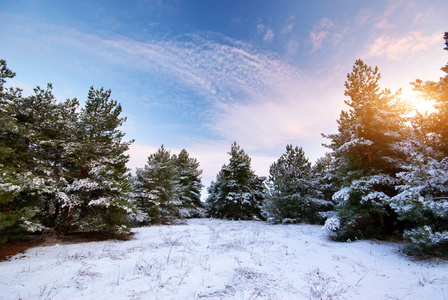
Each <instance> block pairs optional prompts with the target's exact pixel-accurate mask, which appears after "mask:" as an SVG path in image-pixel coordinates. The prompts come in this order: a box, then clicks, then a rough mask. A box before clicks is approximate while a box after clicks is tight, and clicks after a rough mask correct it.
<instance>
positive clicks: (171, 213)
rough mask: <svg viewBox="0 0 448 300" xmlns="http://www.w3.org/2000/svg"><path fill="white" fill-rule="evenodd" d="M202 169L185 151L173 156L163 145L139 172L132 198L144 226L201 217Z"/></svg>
mask: <svg viewBox="0 0 448 300" xmlns="http://www.w3.org/2000/svg"><path fill="white" fill-rule="evenodd" d="M201 174H202V170H199V163H198V162H197V160H196V159H194V158H190V157H189V154H188V152H187V151H186V150H182V151H181V152H180V153H179V155H178V156H176V155H172V154H171V152H170V151H169V150H166V149H165V148H164V146H163V145H162V146H161V147H160V148H159V149H158V150H157V152H156V153H153V154H151V155H150V156H149V157H148V162H147V164H146V165H145V166H144V168H142V169H137V173H136V177H135V179H134V189H135V190H134V193H133V198H134V201H135V203H136V205H137V207H138V208H139V210H140V213H141V215H140V218H139V220H137V221H138V222H141V223H143V224H149V223H170V222H172V221H173V220H174V219H177V218H184V217H195V216H196V217H197V216H201V212H200V209H201V208H202V203H201V200H200V193H201V189H202V184H201V177H200V176H201Z"/></svg>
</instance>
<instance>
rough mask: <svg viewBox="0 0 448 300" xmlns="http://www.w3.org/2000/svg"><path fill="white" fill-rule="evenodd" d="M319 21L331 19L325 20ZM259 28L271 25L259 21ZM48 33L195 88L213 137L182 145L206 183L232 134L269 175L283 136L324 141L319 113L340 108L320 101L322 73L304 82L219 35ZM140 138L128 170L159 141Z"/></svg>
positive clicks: (122, 65)
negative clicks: (151, 37) (152, 36)
mask: <svg viewBox="0 0 448 300" xmlns="http://www.w3.org/2000/svg"><path fill="white" fill-rule="evenodd" d="M320 24H322V26H323V27H325V28H326V27H328V26H331V22H330V21H329V20H323V21H322V22H321V23H320ZM46 29H48V28H46ZM260 29H263V30H265V32H266V30H268V29H267V28H262V26H260ZM46 34H47V36H44V39H45V38H46V42H48V44H49V46H52V47H53V46H55V47H54V48H55V49H63V48H64V47H66V48H70V49H74V51H76V52H78V53H83V54H84V55H87V56H88V57H90V58H91V60H90V61H86V62H84V61H81V60H80V61H79V62H77V63H81V64H82V63H85V64H91V66H89V67H92V68H93V67H96V68H98V69H100V68H101V66H103V65H105V66H108V70H112V71H114V70H120V72H121V70H126V71H129V70H131V71H133V72H139V73H142V74H145V75H146V76H151V77H154V78H157V79H158V80H159V81H160V82H161V84H164V86H163V89H166V90H167V94H169V93H171V92H172V90H170V89H176V88H178V87H181V88H183V89H185V90H187V91H189V92H190V93H191V94H193V95H194V98H195V99H197V100H196V101H197V103H196V104H197V105H200V106H201V109H203V111H205V113H204V115H206V116H207V117H206V118H205V119H204V120H201V122H202V123H203V124H205V125H206V126H207V128H209V129H210V136H213V138H210V139H209V140H206V141H203V140H202V141H199V142H198V141H195V140H194V137H193V139H190V140H189V143H188V144H185V145H180V146H179V147H185V148H186V149H187V151H188V152H189V153H191V155H192V156H193V157H196V158H198V160H199V162H200V163H201V167H202V168H203V169H204V183H206V184H208V183H209V181H211V180H213V179H214V178H215V176H216V174H217V172H218V171H219V170H220V168H221V166H222V165H223V164H224V163H227V162H228V155H227V152H228V151H229V150H230V144H231V142H232V141H237V142H238V143H239V144H240V145H241V146H242V148H243V149H245V150H246V151H247V152H248V153H249V155H251V157H252V158H253V167H254V170H255V171H257V172H258V171H259V172H262V173H259V175H268V174H267V171H268V168H269V165H270V164H271V163H272V162H274V161H275V160H276V159H277V158H276V156H277V155H278V156H279V155H280V154H281V153H282V151H283V150H284V146H285V145H286V144H287V143H293V144H297V145H299V146H304V149H305V150H307V149H312V151H314V150H315V149H317V148H318V147H319V148H322V147H321V146H320V143H321V141H320V133H321V132H328V131H327V130H326V129H325V128H324V127H323V126H324V125H325V122H321V121H320V120H319V119H318V116H319V118H323V119H326V118H327V117H328V116H331V119H332V121H333V123H334V120H336V117H337V113H338V110H336V116H334V117H333V115H334V114H335V110H334V108H332V106H331V105H323V101H324V100H325V99H327V98H323V97H319V94H318V93H319V84H318V82H320V81H321V80H320V79H319V80H317V81H316V82H306V80H305V79H304V76H303V75H302V73H301V71H300V70H299V69H297V68H296V67H295V66H293V65H291V64H289V63H288V62H286V61H285V60H283V59H281V58H280V57H279V56H278V55H277V54H275V53H271V52H262V51H258V50H256V49H254V48H253V47H252V46H251V45H248V44H245V43H243V42H239V41H235V40H232V39H230V38H227V37H225V36H222V35H219V34H211V33H202V34H191V35H184V36H178V37H172V38H165V39H164V40H154V41H148V42H140V41H135V40H132V39H128V38H124V37H121V36H108V37H100V36H95V35H90V34H85V33H82V32H79V31H76V30H71V29H65V28H60V27H58V28H52V30H50V31H48V30H46ZM92 58H93V59H92ZM146 93H151V91H150V90H148V91H146ZM130 96H132V95H130ZM316 99H317V100H316ZM138 126H139V127H141V128H146V127H147V125H145V124H138ZM132 127H133V126H129V128H132ZM134 127H135V126H134ZM133 130H138V128H137V129H135V128H134V129H133ZM130 135H131V136H132V133H131V134H130ZM187 139H188V137H187ZM143 143H144V141H143V142H142V141H139V140H137V142H136V143H135V144H133V145H132V146H131V149H130V150H129V154H130V156H131V160H130V162H129V167H130V168H132V169H133V170H135V168H136V167H143V166H144V164H145V163H146V160H147V157H148V156H149V155H150V154H151V153H153V152H155V151H156V150H157V148H158V147H160V145H159V144H158V145H152V144H151V145H143ZM307 145H308V146H307ZM167 148H169V147H167ZM170 150H173V151H174V153H176V151H177V150H175V149H170ZM320 151H322V152H323V151H324V149H323V150H320ZM307 154H308V155H310V156H315V153H307ZM318 156H320V155H318Z"/></svg>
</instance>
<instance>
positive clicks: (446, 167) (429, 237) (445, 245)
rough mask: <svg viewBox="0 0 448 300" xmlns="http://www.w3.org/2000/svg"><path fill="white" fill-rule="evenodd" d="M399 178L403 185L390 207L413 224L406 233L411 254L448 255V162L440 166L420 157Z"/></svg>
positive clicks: (435, 162)
mask: <svg viewBox="0 0 448 300" xmlns="http://www.w3.org/2000/svg"><path fill="white" fill-rule="evenodd" d="M397 176H398V177H399V178H400V179H401V184H400V185H397V186H396V188H397V190H398V191H399V194H398V195H396V196H395V197H393V198H392V199H391V206H392V207H393V208H394V210H395V211H396V212H397V213H398V215H399V217H400V219H402V220H404V221H407V222H409V223H410V224H412V227H411V229H408V230H405V232H404V237H405V238H407V239H409V240H410V241H411V242H412V243H413V244H414V246H415V247H414V248H415V249H411V250H420V251H421V252H424V253H431V252H433V253H434V254H438V255H448V235H447V232H448V222H447V218H448V197H447V196H446V195H447V193H448V158H445V159H443V160H442V161H440V162H439V161H437V160H436V159H434V158H431V157H422V155H417V156H415V158H414V159H413V161H412V163H411V164H410V165H408V166H406V171H404V172H401V173H399V174H398V175H397ZM436 252H437V253H436Z"/></svg>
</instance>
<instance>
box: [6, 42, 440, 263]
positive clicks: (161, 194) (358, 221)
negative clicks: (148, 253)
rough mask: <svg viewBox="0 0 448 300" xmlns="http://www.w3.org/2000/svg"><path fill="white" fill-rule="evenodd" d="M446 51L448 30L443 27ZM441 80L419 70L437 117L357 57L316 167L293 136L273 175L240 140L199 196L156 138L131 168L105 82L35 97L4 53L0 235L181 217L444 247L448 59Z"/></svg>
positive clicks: (196, 185) (194, 164)
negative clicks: (10, 83) (63, 96)
mask: <svg viewBox="0 0 448 300" xmlns="http://www.w3.org/2000/svg"><path fill="white" fill-rule="evenodd" d="M444 38H445V44H446V47H445V50H448V33H445V36H444ZM442 70H443V71H444V72H445V73H446V74H447V75H445V77H442V78H440V80H439V81H437V82H433V81H428V82H423V81H421V80H416V81H415V82H414V83H413V85H414V89H415V91H416V92H417V93H419V95H420V96H421V97H423V98H426V99H427V100H432V101H434V102H435V111H434V112H432V113H425V114H422V113H418V112H415V113H414V114H413V115H411V113H412V111H411V109H410V107H409V105H408V104H407V103H406V101H403V100H401V99H400V91H398V92H396V93H392V92H391V91H390V90H389V89H383V90H381V89H380V86H379V80H380V77H381V76H380V73H379V71H378V68H372V67H370V66H368V65H366V64H365V63H364V62H363V61H362V60H357V61H356V62H355V64H354V66H353V70H352V72H351V73H349V74H348V75H347V80H346V82H345V93H344V95H345V96H346V97H347V99H346V100H345V103H346V104H347V106H348V109H347V110H345V111H342V112H341V114H340V117H339V119H338V120H337V124H338V132H337V133H334V134H324V135H323V136H324V137H325V138H327V139H328V140H329V142H328V144H327V145H325V146H326V147H327V148H328V149H329V153H327V154H326V155H325V156H324V157H322V158H320V159H318V160H317V161H316V162H315V163H314V164H311V163H310V162H309V160H308V159H307V158H306V156H305V153H304V151H303V149H302V148H300V147H297V146H293V145H287V146H286V152H285V153H284V154H283V155H282V156H281V157H280V158H279V159H278V160H277V161H276V162H274V163H273V164H272V165H271V166H270V170H269V177H268V178H265V177H260V176H257V175H256V174H255V172H254V171H253V170H252V168H251V159H250V157H249V155H248V154H247V153H245V151H244V150H243V149H241V147H240V146H239V145H238V144H237V143H236V142H235V143H233V144H232V145H231V149H230V152H229V155H230V159H229V163H228V164H226V165H223V167H222V168H221V170H220V171H219V173H218V174H217V177H216V180H215V181H214V182H212V183H211V185H210V186H209V187H208V193H209V196H208V197H207V199H206V203H205V204H203V203H202V202H201V198H200V192H201V189H202V184H201V174H202V170H200V169H199V163H198V161H197V160H196V159H195V158H191V157H190V156H189V154H188V152H187V151H186V150H182V151H181V152H180V153H179V154H177V155H176V154H172V153H171V152H170V151H169V150H167V149H165V148H164V146H163V145H162V146H161V147H160V148H159V149H158V150H157V151H156V152H155V153H153V154H151V155H150V156H149V157H148V161H147V163H146V165H145V166H144V167H143V168H140V169H137V172H136V175H135V176H131V174H130V172H129V170H128V169H127V167H126V163H127V162H128V160H129V157H128V155H126V154H125V152H126V151H127V150H128V149H129V146H130V145H131V143H132V142H133V141H124V140H123V138H124V133H122V132H121V131H120V130H119V127H120V126H121V125H122V124H123V122H125V120H126V118H123V117H121V116H120V114H121V112H122V108H121V106H120V104H118V103H117V101H115V100H113V99H111V91H110V90H104V89H99V90H95V89H94V88H93V87H92V88H91V89H90V90H89V92H88V96H87V100H86V102H85V105H84V106H83V107H81V108H80V104H79V101H78V100H77V99H67V100H66V101H64V102H58V101H56V100H55V98H54V96H53V95H52V93H51V85H48V87H47V88H46V89H41V88H40V87H37V88H36V89H35V93H34V95H32V96H28V97H23V96H22V92H21V90H20V89H17V88H16V89H14V88H9V89H7V88H5V87H4V84H5V82H6V79H8V78H13V77H14V76H15V74H14V73H13V72H12V71H11V70H9V69H8V68H7V66H6V62H5V61H3V60H0V93H1V94H0V168H1V177H0V234H1V240H0V242H2V243H4V242H7V241H8V240H9V239H12V238H17V237H20V235H21V234H23V233H26V232H36V231H42V230H46V231H55V232H57V233H59V234H66V233H68V232H71V231H100V232H104V233H106V234H109V235H111V236H116V237H120V236H121V237H123V236H126V235H127V234H128V232H129V228H130V226H131V225H142V224H143V225H146V224H152V223H170V222H172V221H173V220H176V219H178V218H187V217H201V216H204V215H206V216H209V217H218V218H228V219H257V220H268V221H270V222H274V223H288V222H306V223H320V224H325V228H326V229H327V230H328V231H329V232H330V234H331V236H332V237H333V238H334V239H336V240H340V241H348V240H356V239H366V238H388V237H390V236H391V235H394V234H397V233H398V234H402V235H403V236H404V238H405V239H407V240H408V241H410V242H411V245H412V247H411V248H410V250H411V251H416V252H419V253H428V254H431V255H442V256H443V255H444V256H446V255H448V64H447V65H446V66H444V67H443V68H442Z"/></svg>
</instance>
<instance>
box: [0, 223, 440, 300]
mask: <svg viewBox="0 0 448 300" xmlns="http://www.w3.org/2000/svg"><path fill="white" fill-rule="evenodd" d="M135 232H136V234H135V236H134V239H133V240H130V241H106V242H91V243H82V244H71V245H53V246H47V247H38V248H33V249H30V250H28V251H27V252H26V253H25V255H23V254H19V255H17V256H15V257H13V258H12V259H11V260H10V261H6V262H2V263H0V299H228V298H230V299H448V263H447V262H443V261H438V260H433V261H413V260H411V259H409V258H407V257H405V256H403V255H402V254H400V252H399V250H400V247H401V245H399V244H395V243H386V242H373V241H359V242H352V243H337V242H333V241H331V240H329V239H328V237H327V233H326V232H324V231H322V226H316V225H268V224H266V223H263V222H251V221H222V220H212V219H197V220H189V221H188V225H177V226H153V227H146V228H138V229H135Z"/></svg>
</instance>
